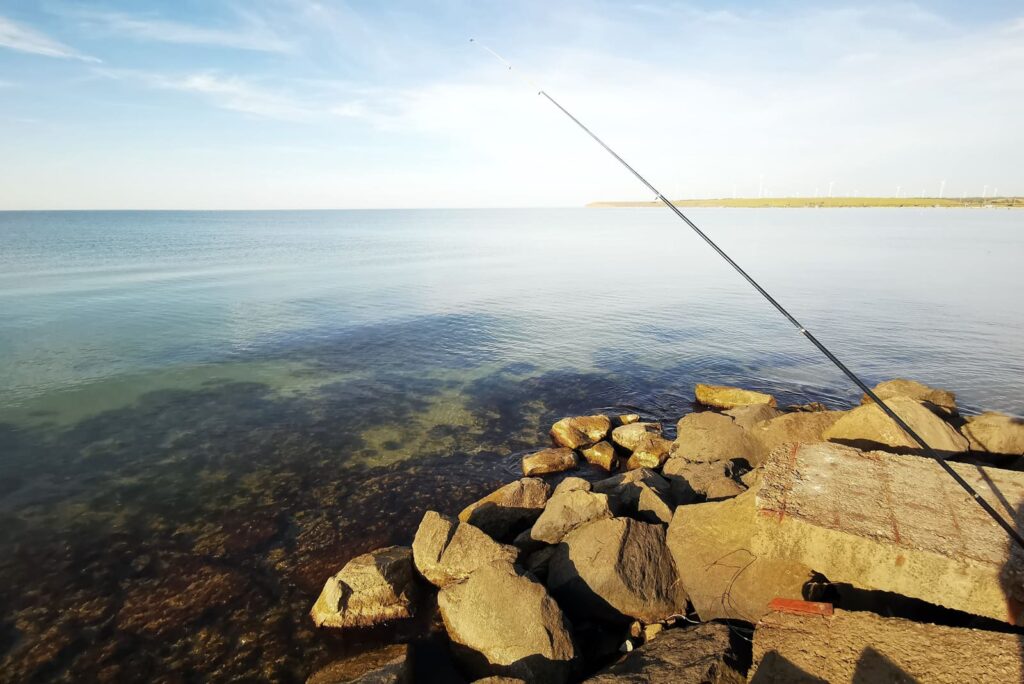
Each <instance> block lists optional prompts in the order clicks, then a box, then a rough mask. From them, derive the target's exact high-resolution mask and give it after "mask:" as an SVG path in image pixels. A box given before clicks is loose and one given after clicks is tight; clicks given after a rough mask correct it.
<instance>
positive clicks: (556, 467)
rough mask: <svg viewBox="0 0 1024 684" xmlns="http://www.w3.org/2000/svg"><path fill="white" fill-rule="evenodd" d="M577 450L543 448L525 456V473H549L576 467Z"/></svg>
mask: <svg viewBox="0 0 1024 684" xmlns="http://www.w3.org/2000/svg"><path fill="white" fill-rule="evenodd" d="M576 463H577V460H576V452H575V451H573V450H572V449H566V448H564V447H563V448H558V449H541V450H540V451H538V452H535V453H532V454H530V455H529V456H523V475H525V476H526V477H532V476H534V475H548V474H550V473H560V472H562V471H563V470H569V469H570V468H575V467H576Z"/></svg>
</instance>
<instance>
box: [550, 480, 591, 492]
mask: <svg viewBox="0 0 1024 684" xmlns="http://www.w3.org/2000/svg"><path fill="white" fill-rule="evenodd" d="M590 487H591V484H590V483H589V482H587V481H586V480H584V479H583V478H582V477H572V476H570V477H567V478H565V479H564V480H562V481H561V482H559V483H558V486H557V487H555V491H554V492H552V494H551V496H555V495H556V494H562V493H564V492H571V491H573V490H576V489H582V490H583V491H585V492H589V491H590Z"/></svg>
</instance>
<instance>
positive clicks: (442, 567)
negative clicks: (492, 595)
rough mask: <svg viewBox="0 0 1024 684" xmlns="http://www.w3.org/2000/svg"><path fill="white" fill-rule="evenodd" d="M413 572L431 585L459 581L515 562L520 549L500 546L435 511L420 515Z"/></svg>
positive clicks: (487, 537)
mask: <svg viewBox="0 0 1024 684" xmlns="http://www.w3.org/2000/svg"><path fill="white" fill-rule="evenodd" d="M412 555H413V562H414V563H415V565H416V569H417V570H418V571H419V573H420V574H421V575H423V577H424V578H426V580H427V581H428V582H430V583H431V584H433V585H434V586H437V587H444V586H447V585H449V584H451V583H452V582H459V581H462V580H464V579H466V578H467V577H469V575H470V573H472V572H473V571H474V570H476V569H477V568H479V567H480V566H483V565H489V564H491V563H493V562H495V561H500V560H504V561H506V562H508V563H514V562H515V560H516V557H517V556H518V555H519V550H518V549H516V548H515V547H513V546H506V545H504V544H499V543H498V542H496V541H494V540H493V539H491V538H490V537H489V536H488V535H487V534H486V533H485V532H483V531H482V530H480V529H478V528H476V527H474V526H473V525H470V524H469V523H460V522H459V521H458V520H456V519H455V518H449V517H448V516H446V515H441V514H440V513H437V512H435V511H427V512H426V513H425V514H424V515H423V520H422V521H421V522H420V526H419V528H418V529H417V530H416V537H415V539H413V542H412Z"/></svg>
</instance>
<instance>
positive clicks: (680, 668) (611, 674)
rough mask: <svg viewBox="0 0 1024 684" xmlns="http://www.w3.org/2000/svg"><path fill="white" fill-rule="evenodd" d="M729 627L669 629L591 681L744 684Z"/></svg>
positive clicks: (648, 683) (649, 683) (606, 683)
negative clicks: (730, 639) (732, 646)
mask: <svg viewBox="0 0 1024 684" xmlns="http://www.w3.org/2000/svg"><path fill="white" fill-rule="evenodd" d="M736 661H737V658H736V656H735V654H734V653H733V652H732V648H731V646H730V642H729V628H728V627H727V626H726V625H722V624H702V625H695V626H693V627H687V628H685V629H669V630H665V631H664V632H662V633H661V635H660V636H658V638H657V639H656V640H653V641H650V642H648V643H646V644H644V645H643V646H641V647H640V648H638V649H636V650H634V651H632V652H630V653H629V654H627V655H625V656H623V657H622V658H621V659H620V660H619V661H618V662H617V663H615V664H614V665H612V666H611V667H609V668H608V669H606V670H604V671H603V672H600V673H599V674H598V675H597V676H595V677H592V678H590V679H587V680H586V681H587V682H590V683H593V684H611V683H612V682H621V683H623V684H625V683H628V684H740V683H741V682H745V681H746V677H744V676H743V675H742V674H741V673H740V672H739V670H738V669H737V668H736V665H735V663H736Z"/></svg>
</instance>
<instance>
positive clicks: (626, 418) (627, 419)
mask: <svg viewBox="0 0 1024 684" xmlns="http://www.w3.org/2000/svg"><path fill="white" fill-rule="evenodd" d="M615 421H616V427H618V426H619V425H631V424H632V423H639V422H640V414H639V413H626V414H623V415H621V416H618V417H616V419H615Z"/></svg>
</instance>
